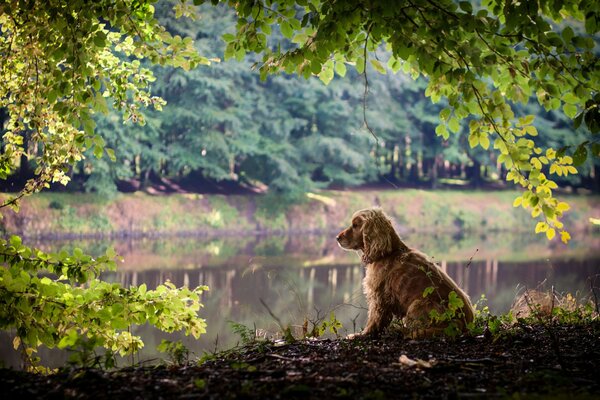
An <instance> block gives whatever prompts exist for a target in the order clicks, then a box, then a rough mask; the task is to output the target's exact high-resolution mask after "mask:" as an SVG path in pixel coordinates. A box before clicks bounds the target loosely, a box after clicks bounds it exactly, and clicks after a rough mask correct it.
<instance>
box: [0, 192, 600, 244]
mask: <svg viewBox="0 0 600 400" xmlns="http://www.w3.org/2000/svg"><path fill="white" fill-rule="evenodd" d="M517 195H518V192H516V191H423V190H417V189H402V190H385V191H382V190H373V191H323V192H319V193H308V194H307V196H306V198H305V199H304V201H302V202H301V203H298V204H292V205H286V204H283V203H281V200H280V199H278V198H276V197H273V196H263V195H231V196H224V195H202V194H171V195H150V194H147V193H143V192H136V193H129V194H119V195H117V196H116V197H114V198H112V199H105V198H101V197H98V196H95V195H93V194H69V193H51V192H44V193H40V194H36V195H35V196H31V197H28V198H25V199H23V200H22V202H21V211H20V212H19V213H13V212H12V211H7V212H5V213H4V218H3V219H2V221H1V222H0V224H1V229H2V230H3V231H4V232H5V234H18V235H21V236H24V237H28V238H77V237H88V238H90V237H98V238H100V237H156V236H165V235H176V234H177V235H186V234H187V235H197V234H221V235H222V234H239V233H246V232H247V233H282V232H335V231H337V230H338V229H340V228H342V227H344V226H345V225H346V224H347V223H348V221H349V218H350V216H351V215H352V213H353V212H354V211H356V210H358V209H361V208H366V207H371V206H374V205H378V206H381V207H382V208H383V209H384V210H385V211H386V212H387V213H388V214H389V215H390V216H391V217H393V219H394V220H395V222H396V225H397V227H398V229H399V231H400V232H401V233H402V234H406V233H410V232H432V233H434V232H435V233H444V232H522V231H531V230H532V229H533V221H532V220H531V218H530V217H529V214H528V213H527V212H526V211H524V210H522V209H514V208H513V206H512V202H513V199H514V198H515V197H516V196H517ZM562 199H564V200H566V201H567V202H569V203H570V204H571V210H570V211H569V212H568V214H567V216H566V217H565V225H566V226H567V228H568V229H569V230H570V231H572V232H580V231H587V230H590V229H592V226H591V224H590V222H589V219H590V218H599V217H600V196H563V197H562Z"/></svg>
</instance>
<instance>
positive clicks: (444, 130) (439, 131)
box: [435, 125, 450, 140]
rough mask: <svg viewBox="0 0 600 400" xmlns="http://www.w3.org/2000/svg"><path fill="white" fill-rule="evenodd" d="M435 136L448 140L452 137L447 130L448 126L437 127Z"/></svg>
mask: <svg viewBox="0 0 600 400" xmlns="http://www.w3.org/2000/svg"><path fill="white" fill-rule="evenodd" d="M435 134H436V135H438V136H441V137H443V138H444V139H446V140H447V139H448V138H449V137H450V135H449V133H448V129H447V128H446V125H438V126H436V127H435Z"/></svg>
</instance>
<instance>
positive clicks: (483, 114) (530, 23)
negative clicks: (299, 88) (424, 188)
mask: <svg viewBox="0 0 600 400" xmlns="http://www.w3.org/2000/svg"><path fill="white" fill-rule="evenodd" d="M195 3H202V1H195ZM213 3H217V2H216V1H213ZM223 3H226V4H228V5H229V6H230V7H232V8H234V9H235V10H236V13H237V14H238V16H239V17H238V22H237V26H236V32H235V33H234V34H231V33H226V34H224V35H223V39H224V40H225V41H226V42H227V47H226V49H225V58H226V59H229V58H236V59H238V60H241V59H242V58H243V57H244V56H245V55H246V53H247V52H256V53H262V54H263V58H262V61H261V63H260V71H261V75H262V76H263V77H266V76H267V74H271V73H278V72H281V71H284V72H286V73H297V74H298V75H301V76H304V77H305V78H309V77H310V76H312V75H318V76H319V78H320V79H321V80H322V81H323V82H325V83H329V82H331V81H332V80H333V77H334V75H335V74H337V75H340V76H344V75H346V73H347V68H346V65H353V66H354V67H355V68H356V71H357V72H358V73H360V74H365V80H366V78H367V75H366V71H367V66H368V65H370V66H371V67H372V68H373V69H375V70H376V71H378V72H380V73H386V66H387V69H389V70H392V71H393V72H398V71H400V70H402V71H404V72H406V73H409V74H411V75H412V76H413V77H414V78H417V77H419V76H426V77H427V78H428V85H427V89H426V90H425V94H426V95H427V96H428V97H430V98H431V100H432V101H433V102H434V103H436V102H438V101H440V100H441V99H442V98H444V99H446V100H447V106H446V107H444V108H443V109H442V110H441V111H440V114H439V116H440V123H439V124H438V125H437V127H436V129H435V132H436V133H437V134H438V135H439V136H442V137H444V138H445V139H448V138H450V134H451V133H453V132H454V133H457V132H459V131H461V121H465V122H466V123H468V128H469V130H468V144H469V146H470V147H471V148H475V147H480V148H482V149H483V150H491V149H494V150H497V152H498V153H499V155H498V162H500V163H502V164H503V165H504V167H505V168H506V170H507V171H508V173H507V176H506V180H507V181H510V182H514V183H516V184H519V185H521V186H522V187H523V189H524V195H523V196H522V197H520V199H521V201H520V204H519V205H521V206H522V207H524V208H527V209H531V213H532V217H534V218H538V217H541V219H542V222H545V223H546V224H547V225H548V226H549V227H550V228H549V229H548V230H547V231H546V232H547V236H548V238H552V237H553V236H554V235H553V233H555V232H556V231H559V232H560V234H561V235H560V236H561V239H562V240H563V241H564V242H567V241H568V239H569V235H568V233H567V232H566V231H565V230H564V228H563V223H562V222H561V218H562V216H563V213H564V212H565V211H566V210H565V208H564V206H563V205H562V203H561V202H559V201H558V200H557V199H556V198H554V196H553V190H554V189H556V188H557V184H556V182H555V181H556V178H560V177H561V176H568V175H572V174H576V173H577V168H576V165H574V164H579V163H580V162H583V161H584V160H585V159H586V157H587V154H588V149H589V150H590V151H589V153H593V154H594V156H598V149H599V146H598V142H597V137H596V136H595V135H596V134H597V133H598V132H600V112H599V111H598V105H599V104H600V93H598V87H597V83H598V82H599V81H600V72H599V71H600V69H599V68H598V57H597V55H596V54H595V53H594V52H593V51H594V48H595V46H596V43H595V41H594V39H593V38H592V37H590V36H589V35H594V34H596V33H597V32H598V29H599V26H600V13H599V12H598V9H597V7H596V6H595V3H594V2H593V1H589V0H571V1H566V2H555V1H540V2H508V1H507V2H504V1H496V0H486V1H484V2H483V3H482V6H481V7H473V5H472V3H470V2H467V1H462V2H459V3H458V4H457V3H455V2H453V1H451V0H436V1H431V0H415V1H409V2H406V3H403V5H402V6H400V5H398V4H394V3H389V2H367V1H363V0H353V1H345V2H335V3H332V2H320V1H304V0H302V1H299V0H287V1H279V2H277V3H274V2H272V1H265V2H262V1H260V2H256V1H235V2H234V1H223ZM565 20H566V21H569V22H573V21H574V22H573V23H571V24H568V23H565ZM449 21H452V23H448V22H449ZM582 24H583V27H584V29H585V32H581V29H580V27H581V26H582ZM275 31H280V32H281V34H282V35H283V37H284V38H283V39H281V40H278V41H277V43H271V42H269V40H268V39H269V37H273V32H275ZM382 45H385V48H386V49H387V50H388V51H389V53H388V57H387V60H381V59H380V58H379V57H377V56H376V55H374V53H375V52H376V51H377V50H378V49H379V48H380V47H381V46H382ZM490 82H491V83H492V84H490ZM532 96H536V97H537V100H538V102H539V103H540V104H541V105H542V106H543V107H544V108H545V109H546V110H556V109H559V108H562V110H563V111H564V113H565V114H566V115H567V116H568V117H569V118H572V119H573V120H574V127H575V128H578V127H579V126H580V125H582V123H584V124H585V126H586V127H587V129H589V134H588V139H587V140H586V141H584V142H582V143H580V144H578V145H577V146H576V147H575V148H565V149H562V150H561V151H557V150H559V149H554V148H552V147H549V146H543V147H542V146H541V144H540V139H539V138H538V130H537V128H536V127H535V126H534V125H532V123H533V122H534V115H523V116H519V115H517V114H516V113H515V107H514V105H515V104H517V103H523V104H525V103H527V102H528V101H529V98H530V97H532ZM365 122H366V121H365ZM367 128H369V126H368V124H367ZM370 130H371V129H370ZM371 133H373V134H374V135H375V132H373V130H371ZM567 151H569V153H570V155H568V154H567V153H566V152H567Z"/></svg>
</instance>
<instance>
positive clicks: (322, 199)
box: [306, 192, 336, 207]
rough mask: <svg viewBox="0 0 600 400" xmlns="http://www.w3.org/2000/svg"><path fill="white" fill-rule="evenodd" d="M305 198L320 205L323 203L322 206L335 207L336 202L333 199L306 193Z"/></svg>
mask: <svg viewBox="0 0 600 400" xmlns="http://www.w3.org/2000/svg"><path fill="white" fill-rule="evenodd" d="M306 197H308V198H309V199H311V200H317V201H320V202H321V203H324V204H326V205H328V206H331V207H335V205H336V201H335V200H334V199H332V198H330V197H325V196H322V195H320V194H315V193H311V192H308V193H306Z"/></svg>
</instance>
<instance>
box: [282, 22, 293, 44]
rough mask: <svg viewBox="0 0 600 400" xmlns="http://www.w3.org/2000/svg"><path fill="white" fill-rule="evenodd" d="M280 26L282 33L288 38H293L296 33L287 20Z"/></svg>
mask: <svg viewBox="0 0 600 400" xmlns="http://www.w3.org/2000/svg"><path fill="white" fill-rule="evenodd" d="M279 28H280V29H281V34H282V35H283V36H284V37H286V38H288V39H291V38H292V36H293V35H294V30H293V28H292V26H291V25H290V24H289V22H287V21H286V20H283V21H281V23H280V24H279Z"/></svg>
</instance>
